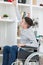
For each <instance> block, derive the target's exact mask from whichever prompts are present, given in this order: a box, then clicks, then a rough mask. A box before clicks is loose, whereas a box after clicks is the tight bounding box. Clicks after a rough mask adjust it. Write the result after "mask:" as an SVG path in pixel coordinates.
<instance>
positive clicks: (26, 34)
mask: <svg viewBox="0 0 43 65" xmlns="http://www.w3.org/2000/svg"><path fill="white" fill-rule="evenodd" d="M20 42H21V44H26V45H28V46H33V47H38V45H39V44H38V42H37V41H36V37H35V35H34V32H33V30H32V26H31V27H30V28H28V29H22V30H21V40H20Z"/></svg>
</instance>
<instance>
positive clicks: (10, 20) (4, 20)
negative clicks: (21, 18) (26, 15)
mask: <svg viewBox="0 0 43 65" xmlns="http://www.w3.org/2000/svg"><path fill="white" fill-rule="evenodd" d="M14 21H15V20H13V19H8V18H7V19H5V18H4V19H0V22H14Z"/></svg>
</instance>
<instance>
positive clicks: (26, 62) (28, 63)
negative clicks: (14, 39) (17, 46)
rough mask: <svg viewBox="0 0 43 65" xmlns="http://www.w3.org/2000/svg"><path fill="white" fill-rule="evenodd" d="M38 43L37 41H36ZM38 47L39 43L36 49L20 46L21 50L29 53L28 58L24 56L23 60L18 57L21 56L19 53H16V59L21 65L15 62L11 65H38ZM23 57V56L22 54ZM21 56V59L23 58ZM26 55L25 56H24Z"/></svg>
mask: <svg viewBox="0 0 43 65" xmlns="http://www.w3.org/2000/svg"><path fill="white" fill-rule="evenodd" d="M37 41H38V40H37ZM39 47H40V43H39V46H38V48H37V47H31V46H26V47H25V46H22V47H21V48H22V49H26V51H27V52H29V55H28V57H27V56H26V57H25V59H24V58H23V59H22V57H20V55H21V54H22V53H21V51H20V50H19V51H20V52H19V51H18V59H19V60H20V61H22V63H20V62H19V61H17V62H13V63H12V64H11V65H32V64H33V65H40V59H39V58H40V57H39V54H40V53H39V52H38V51H39ZM24 55H25V54H24ZM24 55H23V57H24ZM26 55H27V54H26Z"/></svg>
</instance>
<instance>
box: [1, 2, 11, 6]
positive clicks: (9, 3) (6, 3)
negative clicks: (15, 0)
mask: <svg viewBox="0 0 43 65" xmlns="http://www.w3.org/2000/svg"><path fill="white" fill-rule="evenodd" d="M0 4H5V5H12V3H11V2H5V1H0Z"/></svg>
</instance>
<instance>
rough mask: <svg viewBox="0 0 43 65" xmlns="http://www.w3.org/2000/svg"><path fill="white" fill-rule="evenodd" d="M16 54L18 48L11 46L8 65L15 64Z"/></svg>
mask: <svg viewBox="0 0 43 65" xmlns="http://www.w3.org/2000/svg"><path fill="white" fill-rule="evenodd" d="M17 54H18V47H17V46H12V47H11V48H10V56H9V64H8V65H11V64H12V62H15V60H16V59H17Z"/></svg>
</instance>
